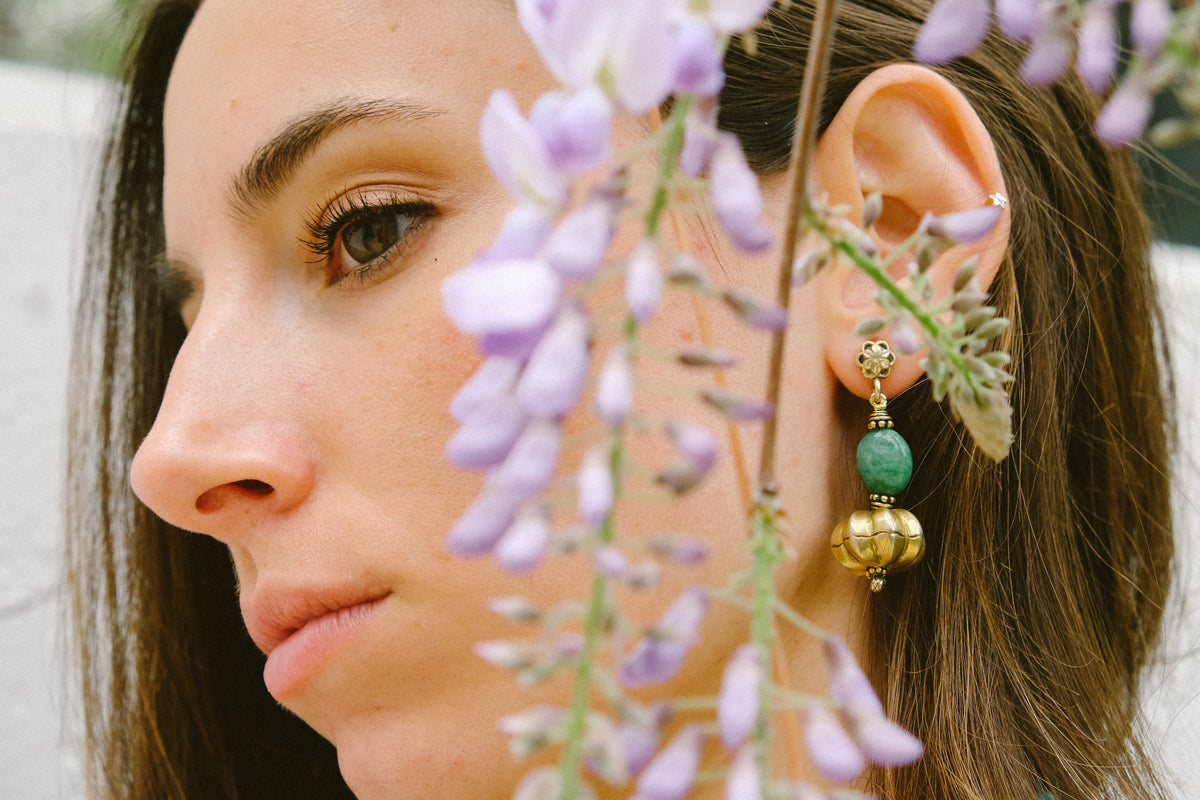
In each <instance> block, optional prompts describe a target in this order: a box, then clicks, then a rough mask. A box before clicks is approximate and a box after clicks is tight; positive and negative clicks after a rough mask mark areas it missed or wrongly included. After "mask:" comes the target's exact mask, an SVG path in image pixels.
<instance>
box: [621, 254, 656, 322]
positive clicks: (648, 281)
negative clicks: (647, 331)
mask: <svg viewBox="0 0 1200 800" xmlns="http://www.w3.org/2000/svg"><path fill="white" fill-rule="evenodd" d="M662 287H663V277H662V270H661V269H660V268H659V266H658V249H657V248H656V247H655V246H654V242H652V241H651V240H649V239H642V240H641V241H640V242H638V243H637V245H635V246H634V248H633V252H632V253H631V254H630V256H629V265H628V267H627V269H626V273H625V302H626V303H627V304H628V305H629V313H630V314H632V315H633V318H634V319H636V320H637V321H638V322H646V321H648V320H649V319H650V318H651V317H653V316H654V315H655V314H656V313H657V312H658V306H659V304H660V303H661V302H662Z"/></svg>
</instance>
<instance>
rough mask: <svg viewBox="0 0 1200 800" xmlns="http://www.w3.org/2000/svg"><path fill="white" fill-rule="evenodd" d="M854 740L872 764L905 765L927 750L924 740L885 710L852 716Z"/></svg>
mask: <svg viewBox="0 0 1200 800" xmlns="http://www.w3.org/2000/svg"><path fill="white" fill-rule="evenodd" d="M851 726H852V728H853V732H854V740H855V741H856V742H858V746H859V748H860V749H861V750H862V752H863V755H865V756H866V757H867V760H868V761H870V762H871V763H872V764H878V765H879V766H881V767H902V766H904V765H905V764H911V763H913V762H914V761H916V760H917V759H918V758H920V757H921V755H922V754H923V753H924V752H925V747H924V745H922V744H921V740H920V739H918V738H917V737H915V736H913V735H912V734H911V733H909V732H908V731H906V730H904V728H902V727H900V726H899V725H897V724H896V723H894V722H892V721H891V720H890V719H888V718H887V717H885V716H883V715H882V714H872V715H869V716H865V717H854V718H852V719H851Z"/></svg>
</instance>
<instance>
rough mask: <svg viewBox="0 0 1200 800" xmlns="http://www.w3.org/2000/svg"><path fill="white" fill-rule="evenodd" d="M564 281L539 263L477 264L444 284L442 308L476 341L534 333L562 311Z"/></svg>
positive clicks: (453, 276)
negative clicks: (491, 336) (488, 336)
mask: <svg viewBox="0 0 1200 800" xmlns="http://www.w3.org/2000/svg"><path fill="white" fill-rule="evenodd" d="M561 297H562V279H560V278H559V277H558V275H557V274H556V273H555V272H554V270H553V269H551V268H550V265H549V264H546V263H545V262H543V261H539V260H525V259H512V260H505V261H496V262H486V263H475V264H471V265H470V266H468V267H467V268H466V269H462V270H459V271H458V272H456V273H454V274H453V275H451V276H450V277H448V278H446V280H444V281H442V306H443V308H444V309H445V311H446V316H448V317H449V318H450V321H451V322H453V323H454V326H455V327H456V328H458V329H459V330H460V331H462V332H463V333H465V334H468V335H470V336H482V335H484V334H489V333H514V332H519V331H528V330H530V329H532V328H537V327H538V326H540V325H544V324H545V323H546V322H547V321H548V320H549V319H550V318H551V317H553V316H554V312H555V311H556V310H557V309H558V303H559V299H560V298H561Z"/></svg>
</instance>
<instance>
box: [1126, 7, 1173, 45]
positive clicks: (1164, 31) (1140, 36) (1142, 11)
mask: <svg viewBox="0 0 1200 800" xmlns="http://www.w3.org/2000/svg"><path fill="white" fill-rule="evenodd" d="M1129 32H1130V35H1131V38H1132V39H1133V47H1134V49H1135V50H1137V51H1138V53H1139V54H1140V55H1141V56H1142V58H1145V59H1147V60H1149V59H1152V58H1154V57H1155V56H1157V55H1158V53H1159V51H1160V50H1162V47H1163V45H1164V44H1166V42H1167V37H1168V36H1169V35H1170V33H1171V6H1170V4H1169V3H1168V2H1167V0H1136V2H1135V3H1133V16H1132V18H1131V19H1130V22H1129Z"/></svg>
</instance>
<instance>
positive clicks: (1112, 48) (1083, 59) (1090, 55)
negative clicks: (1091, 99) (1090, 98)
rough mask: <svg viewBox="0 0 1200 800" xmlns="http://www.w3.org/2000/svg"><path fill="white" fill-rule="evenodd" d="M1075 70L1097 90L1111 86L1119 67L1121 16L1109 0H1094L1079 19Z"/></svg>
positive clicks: (1091, 87) (1086, 82) (1092, 88)
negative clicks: (1118, 26) (1119, 18)
mask: <svg viewBox="0 0 1200 800" xmlns="http://www.w3.org/2000/svg"><path fill="white" fill-rule="evenodd" d="M1076 33H1077V36H1078V46H1077V47H1076V48H1075V71H1076V72H1078V73H1079V77H1080V78H1082V79H1083V82H1084V83H1085V84H1087V87H1088V88H1089V89H1091V90H1092V91H1093V92H1102V91H1104V89H1105V88H1107V87H1108V82H1109V80H1110V79H1111V78H1112V74H1113V70H1115V69H1116V68H1117V55H1118V47H1117V20H1116V16H1115V15H1114V14H1113V8H1112V5H1111V3H1110V2H1109V0H1091V2H1090V3H1088V4H1087V6H1086V7H1085V8H1084V11H1083V19H1082V20H1080V22H1079V30H1078V31H1077V32H1076Z"/></svg>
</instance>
